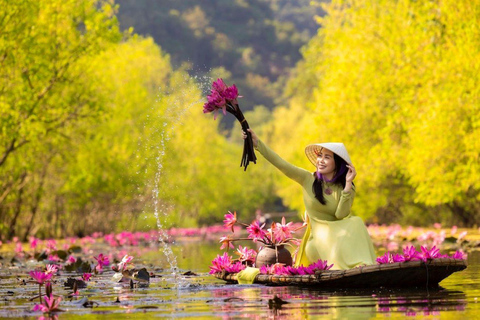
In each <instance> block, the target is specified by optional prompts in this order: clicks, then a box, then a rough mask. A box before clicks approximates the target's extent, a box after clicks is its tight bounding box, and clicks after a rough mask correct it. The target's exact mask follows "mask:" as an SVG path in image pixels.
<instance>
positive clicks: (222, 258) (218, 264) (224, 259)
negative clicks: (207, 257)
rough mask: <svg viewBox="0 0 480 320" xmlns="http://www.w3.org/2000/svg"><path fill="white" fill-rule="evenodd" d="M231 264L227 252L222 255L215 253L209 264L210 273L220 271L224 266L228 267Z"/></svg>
mask: <svg viewBox="0 0 480 320" xmlns="http://www.w3.org/2000/svg"><path fill="white" fill-rule="evenodd" d="M231 264H232V259H231V258H230V256H229V255H228V253H226V252H224V253H223V255H217V257H216V258H215V259H213V260H212V265H211V266H210V272H209V273H210V274H214V273H218V272H222V271H223V270H225V268H227V267H229V266H230V265H231Z"/></svg>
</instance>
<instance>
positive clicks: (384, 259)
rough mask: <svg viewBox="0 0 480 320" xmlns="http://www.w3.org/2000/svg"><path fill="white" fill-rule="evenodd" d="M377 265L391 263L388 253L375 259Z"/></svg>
mask: <svg viewBox="0 0 480 320" xmlns="http://www.w3.org/2000/svg"><path fill="white" fill-rule="evenodd" d="M376 261H377V263H378V264H386V263H391V262H392V256H391V255H390V252H388V251H387V252H385V254H384V255H383V256H380V257H377V259H376Z"/></svg>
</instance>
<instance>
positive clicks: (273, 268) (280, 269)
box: [260, 259, 333, 275]
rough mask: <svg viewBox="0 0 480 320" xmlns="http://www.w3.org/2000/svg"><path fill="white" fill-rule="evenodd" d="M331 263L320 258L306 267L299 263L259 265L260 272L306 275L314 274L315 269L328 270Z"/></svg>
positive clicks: (331, 265)
mask: <svg viewBox="0 0 480 320" xmlns="http://www.w3.org/2000/svg"><path fill="white" fill-rule="evenodd" d="M332 267H333V264H330V265H329V264H328V262H327V260H321V259H319V260H318V261H316V262H314V263H312V264H310V265H308V266H307V267H305V266H303V265H300V266H298V267H293V266H285V265H283V264H281V263H275V264H272V265H270V266H262V267H260V273H261V274H279V275H306V274H315V273H316V272H317V271H323V270H330V269H331V268H332Z"/></svg>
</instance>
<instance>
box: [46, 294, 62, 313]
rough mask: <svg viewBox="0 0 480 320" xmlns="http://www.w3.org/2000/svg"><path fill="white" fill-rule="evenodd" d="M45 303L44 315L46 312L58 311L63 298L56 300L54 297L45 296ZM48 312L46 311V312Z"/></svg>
mask: <svg viewBox="0 0 480 320" xmlns="http://www.w3.org/2000/svg"><path fill="white" fill-rule="evenodd" d="M44 299H45V302H44V304H43V305H44V307H45V308H44V311H43V312H44V313H45V312H53V311H57V310H58V306H59V305H60V301H62V298H61V297H58V298H54V297H53V296H50V297H48V296H45V297H44ZM45 310H46V311H45Z"/></svg>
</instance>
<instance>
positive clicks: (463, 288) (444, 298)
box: [0, 239, 480, 319]
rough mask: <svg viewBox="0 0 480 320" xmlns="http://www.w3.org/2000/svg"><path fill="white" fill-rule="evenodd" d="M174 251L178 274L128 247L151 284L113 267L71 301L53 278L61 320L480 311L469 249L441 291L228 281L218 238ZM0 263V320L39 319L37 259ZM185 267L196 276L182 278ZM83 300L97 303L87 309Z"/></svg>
mask: <svg viewBox="0 0 480 320" xmlns="http://www.w3.org/2000/svg"><path fill="white" fill-rule="evenodd" d="M170 248H171V250H172V253H173V254H174V255H175V256H176V257H177V263H178V265H177V267H178V272H177V274H176V275H174V274H172V273H171V272H170V270H168V268H169V262H167V261H166V259H165V257H164V256H163V255H161V254H159V253H158V249H156V248H153V249H147V248H142V249H139V248H138V247H135V248H130V249H128V248H123V249H128V251H129V252H131V253H133V250H135V251H136V252H135V253H136V254H137V256H136V258H135V260H134V262H135V265H136V267H140V266H145V267H146V268H147V269H148V271H149V272H153V274H154V275H155V277H153V278H151V282H150V285H149V287H148V288H133V289H130V286H129V284H128V283H121V284H120V283H115V282H113V281H112V280H111V276H112V274H113V272H111V271H107V272H105V273H104V274H102V275H99V276H96V277H94V280H93V281H91V282H89V283H88V287H87V288H86V289H80V297H79V298H76V299H66V298H65V297H66V296H67V294H68V293H69V292H70V291H69V290H68V289H65V288H63V285H62V283H63V282H64V281H65V279H66V277H67V276H69V274H67V273H64V272H61V275H59V276H56V277H55V279H56V282H55V283H54V293H55V294H58V295H60V296H62V297H64V300H63V301H62V302H61V309H62V310H64V312H62V313H59V314H58V316H59V319H76V318H79V317H82V319H96V318H98V317H100V316H101V317H102V319H127V318H128V319H132V318H135V319H151V318H154V317H155V318H157V317H159V318H168V319H184V318H195V319H202V318H205V319H237V318H249V319H265V318H272V319H274V318H275V319H371V318H376V319H378V318H379V319H405V318H412V319H414V318H424V317H425V318H427V319H459V318H463V319H475V318H476V317H477V313H478V312H479V311H480V307H479V306H480V304H479V302H478V298H479V297H480V284H479V283H480V282H479V280H480V279H479V277H480V267H479V265H480V252H479V251H474V252H470V254H469V257H468V264H469V265H468V268H467V269H466V270H464V271H462V272H457V273H454V274H453V275H451V276H450V277H449V278H447V279H445V280H444V281H443V282H442V283H441V288H440V289H431V288H430V289H426V288H416V289H371V290H359V289H355V290H346V289H343V290H322V289H313V288H297V287H281V286H280V287H268V286H263V285H247V286H239V285H230V284H226V283H225V282H224V281H221V280H217V279H215V278H214V277H213V276H210V275H208V274H207V271H208V266H209V265H210V261H211V260H212V259H213V258H214V257H215V256H216V255H217V254H218V253H219V251H218V245H217V243H212V242H207V241H200V239H192V240H186V241H182V243H181V244H178V243H177V244H175V245H172V246H171V247H170ZM96 250H102V248H96ZM103 250H108V248H103ZM0 262H1V263H2V264H3V265H2V266H1V268H0V283H1V286H0V297H1V306H2V307H1V310H0V318H1V319H3V318H23V319H37V318H38V317H39V316H40V315H41V314H40V313H38V312H36V313H32V312H31V311H30V310H31V309H32V307H33V304H34V302H31V301H29V298H30V297H32V296H34V295H35V294H36V293H37V291H38V286H37V285H36V284H33V283H27V284H25V285H24V284H23V282H22V280H23V279H25V280H28V279H29V277H28V276H27V272H28V271H29V270H32V269H33V267H34V264H29V265H25V266H11V265H9V264H8V260H7V259H3V260H0ZM186 271H192V272H195V273H196V275H192V276H186V275H183V273H185V272H186ZM70 276H72V275H70ZM77 277H78V275H77ZM175 277H176V278H175ZM178 280H181V281H183V283H184V285H183V286H182V287H181V288H178V287H176V285H175V283H176V281H178ZM83 297H86V298H87V299H88V300H90V301H95V302H96V303H98V305H95V307H94V308H93V309H92V308H84V307H82V306H81V305H80V304H79V301H81V299H82V298H83ZM275 297H277V298H279V299H281V300H278V299H276V298H275ZM275 301H283V302H286V303H284V304H282V303H278V302H277V303H275Z"/></svg>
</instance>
